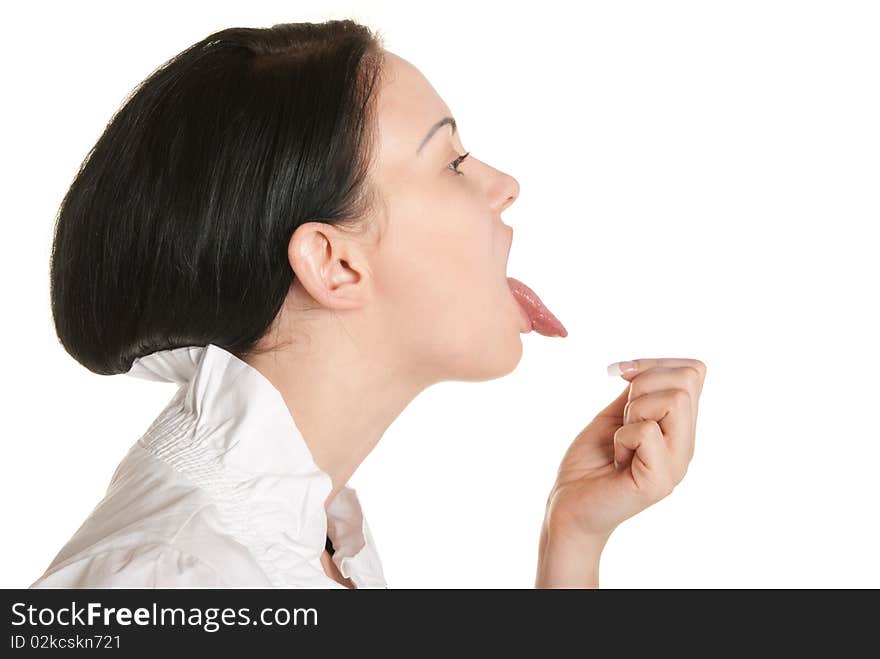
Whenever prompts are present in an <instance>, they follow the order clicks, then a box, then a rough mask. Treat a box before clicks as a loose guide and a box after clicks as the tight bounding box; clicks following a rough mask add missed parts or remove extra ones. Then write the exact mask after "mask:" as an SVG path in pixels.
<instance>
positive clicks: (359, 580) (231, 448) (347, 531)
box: [127, 344, 384, 587]
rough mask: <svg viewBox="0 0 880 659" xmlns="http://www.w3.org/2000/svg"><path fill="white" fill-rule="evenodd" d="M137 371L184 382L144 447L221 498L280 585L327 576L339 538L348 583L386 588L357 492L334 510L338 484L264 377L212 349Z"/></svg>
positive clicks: (336, 558) (347, 492) (166, 355)
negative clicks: (324, 561)
mask: <svg viewBox="0 0 880 659" xmlns="http://www.w3.org/2000/svg"><path fill="white" fill-rule="evenodd" d="M127 375H131V376H133V377H138V378H143V379H147V380H154V381H160V382H173V383H176V384H178V385H179V388H178V391H177V394H176V395H175V396H174V398H173V399H172V400H171V402H170V403H169V404H168V406H167V407H166V409H165V410H164V411H163V412H162V413H161V414H160V415H159V417H158V418H157V419H156V420H155V421H154V422H153V424H152V425H151V426H150V429H149V430H148V431H147V433H146V434H145V435H144V437H143V438H142V439H141V443H142V444H143V445H144V446H145V447H146V448H147V450H149V451H151V452H152V453H153V454H154V455H155V456H156V457H159V458H160V459H162V460H164V461H165V462H167V463H168V464H170V465H171V466H172V467H173V468H175V469H177V470H178V471H182V472H185V473H186V474H187V475H188V476H189V477H190V478H191V479H192V480H193V481H195V482H196V484H197V485H199V486H201V487H203V488H204V489H206V490H208V491H209V492H210V493H211V494H213V495H214V497H215V499H216V500H217V501H218V504H219V505H222V506H224V507H225V509H226V511H227V512H228V516H229V519H230V521H231V523H232V524H233V525H234V527H235V529H236V531H237V535H241V536H242V537H244V538H245V540H246V542H247V543H249V544H250V545H252V549H254V554H255V555H256V556H257V558H258V560H260V561H261V564H262V565H263V567H264V569H265V570H266V571H267V573H268V574H269V575H270V578H272V579H273V581H275V582H276V583H277V584H278V585H282V586H283V585H285V584H287V583H291V582H296V581H298V580H300V579H301V578H304V577H309V576H313V575H312V574H311V572H312V571H313V570H315V569H316V568H317V569H320V570H321V571H322V572H323V567H321V565H320V556H321V554H322V553H323V551H324V548H325V544H326V538H327V537H328V536H329V538H330V540H331V542H332V543H333V547H334V550H335V551H334V554H333V556H332V560H333V562H334V563H335V564H336V566H337V567H338V568H339V569H340V572H341V573H342V574H343V576H344V577H351V578H352V579H353V581H354V582H355V585H356V586H358V587H365V586H373V585H384V576H383V575H382V569H381V565H380V563H379V560H378V556H377V554H376V552H375V548H374V546H373V544H372V538H371V536H370V531H369V528H368V526H367V524H366V520H365V519H364V516H363V511H362V509H361V505H360V501H359V499H358V497H357V494H356V491H355V490H354V488H352V487H350V486H348V485H346V486H344V487H343V488H342V489H341V490H340V492H339V493H337V495H336V496H335V497H334V498H333V500H332V501H331V503H330V505H329V506H328V507H327V508H326V509H325V508H324V502H325V501H326V499H327V496H328V495H329V493H330V491H331V490H332V487H333V486H332V480H331V478H330V476H329V474H327V473H326V472H324V471H322V470H321V469H320V468H319V467H318V466H317V464H316V463H315V460H314V458H313V456H312V454H311V452H310V450H309V448H308V445H307V444H306V442H305V440H304V439H303V436H302V434H301V432H300V431H299V429H298V427H297V426H296V424H295V421H294V419H293V416H292V415H291V414H290V411H289V409H288V408H287V405H286V404H285V402H284V399H283V397H282V396H281V392H280V391H278V389H277V388H276V387H275V386H274V385H273V384H272V383H271V382H270V381H269V380H268V379H267V378H266V377H265V376H264V375H263V374H262V373H260V371H258V370H257V369H255V368H254V367H252V366H251V365H250V364H248V363H247V362H245V361H243V360H241V359H239V358H238V357H236V356H235V355H233V354H232V353H230V352H228V351H227V350H224V349H223V348H220V347H219V346H217V345H214V344H208V345H207V346H185V347H181V348H174V349H166V350H160V351H157V352H153V353H151V354H149V355H146V356H143V357H138V358H137V359H135V360H134V363H133V364H132V366H131V369H130V370H129V371H128V372H127ZM304 573H309V574H304Z"/></svg>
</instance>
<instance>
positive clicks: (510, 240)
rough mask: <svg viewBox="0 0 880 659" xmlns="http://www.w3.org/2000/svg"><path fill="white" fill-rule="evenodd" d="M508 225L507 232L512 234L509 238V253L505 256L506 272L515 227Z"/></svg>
mask: <svg viewBox="0 0 880 659" xmlns="http://www.w3.org/2000/svg"><path fill="white" fill-rule="evenodd" d="M505 226H507V233H508V234H510V235H509V237H508V239H507V255H506V256H505V257H504V268H505V272H506V271H507V261H508V260H509V259H510V248H511V246H512V245H513V227H512V226H509V225H505Z"/></svg>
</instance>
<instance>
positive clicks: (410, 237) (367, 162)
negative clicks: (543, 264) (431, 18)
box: [32, 21, 705, 588]
mask: <svg viewBox="0 0 880 659" xmlns="http://www.w3.org/2000/svg"><path fill="white" fill-rule="evenodd" d="M518 193H519V185H518V183H517V181H516V180H515V179H514V178H513V177H511V176H509V175H508V174H505V173H504V172H502V171H500V170H498V169H495V168H494V167H492V166H490V165H489V164H488V163H485V162H483V161H481V160H480V159H479V158H478V157H477V156H476V155H472V154H469V153H468V152H467V151H466V150H465V148H464V146H463V144H462V140H461V135H460V133H459V131H458V130H457V125H456V123H455V121H454V119H453V118H452V116H451V113H450V110H449V108H448V107H447V106H446V104H445V103H444V102H443V100H442V99H441V98H440V96H439V95H438V94H437V93H436V91H435V90H434V89H433V88H432V86H431V85H430V83H429V82H428V81H427V80H426V79H425V78H424V76H422V75H421V73H420V72H419V71H418V69H416V68H415V67H414V66H413V65H412V64H410V63H409V62H407V61H406V60H404V59H403V58H401V57H399V56H397V55H395V54H393V53H391V52H389V51H387V50H385V49H384V48H383V47H382V43H381V39H380V38H379V37H378V36H377V35H376V34H374V33H373V32H371V31H370V30H369V29H367V28H366V27H364V26H362V25H359V24H357V23H355V22H353V21H329V22H326V23H321V24H310V23H294V24H281V25H275V26H273V27H271V28H266V29H256V28H230V29H226V30H222V31H220V32H217V33H215V34H212V35H210V36H208V37H206V38H205V39H203V40H201V41H199V42H198V43H196V44H194V45H193V46H191V47H189V48H187V49H186V50H184V51H183V52H181V53H179V54H178V55H177V56H175V57H174V58H172V59H171V60H170V61H168V62H166V63H165V64H164V65H163V66H161V67H160V68H159V69H157V70H156V71H155V72H154V73H152V74H151V75H150V76H149V77H148V78H147V80H145V81H144V82H143V83H142V84H141V85H140V86H139V87H138V88H137V89H136V91H135V92H134V94H133V95H132V96H131V97H130V98H129V99H128V100H127V101H126V103H125V104H124V105H123V107H122V108H121V109H120V110H119V112H118V113H117V114H116V115H115V116H114V117H113V119H112V121H111V122H110V123H109V124H108V126H107V128H106V130H105V132H104V134H103V135H102V136H101V138H100V139H99V140H98V142H97V144H96V145H95V147H94V149H93V150H92V152H91V153H90V154H89V156H88V158H87V159H86V161H85V162H84V164H83V166H82V168H81V170H80V172H79V173H78V175H77V177H76V178H75V180H74V181H73V183H72V185H71V187H70V190H69V191H68V193H67V195H66V196H65V198H64V200H63V203H62V207H61V211H60V214H59V218H58V223H57V227H56V234H55V241H54V246H53V253H52V263H51V285H52V290H51V299H52V310H53V315H54V320H55V324H56V328H57V333H58V337H59V339H60V341H61V344H62V345H63V346H64V348H65V350H67V351H68V352H69V353H70V355H71V356H72V357H73V358H74V359H76V360H77V361H78V362H80V363H81V364H82V365H83V366H85V367H86V368H88V369H90V370H91V371H93V372H95V373H101V374H116V373H128V374H130V375H133V376H136V377H145V378H149V379H155V380H161V381H168V382H174V383H177V384H178V385H179V386H178V389H177V392H176V394H175V395H174V397H173V398H172V399H171V401H170V402H169V404H168V406H167V407H166V408H165V409H164V410H163V411H162V412H161V414H160V415H159V416H158V417H157V418H156V420H155V421H154V422H153V424H152V425H151V426H150V427H149V429H148V430H147V431H146V432H145V434H144V435H143V436H142V437H141V438H140V439H138V441H137V442H135V443H134V445H132V447H131V449H130V451H129V453H128V455H127V456H126V457H125V459H124V460H123V461H122V463H121V464H120V465H119V467H118V468H117V470H116V473H115V474H114V475H113V478H112V481H111V483H110V485H109V487H108V490H107V494H106V496H105V497H104V499H103V500H102V501H101V502H100V503H99V504H98V505H97V506H96V508H95V509H94V511H93V512H92V513H91V515H90V516H89V517H88V519H87V520H85V522H84V523H83V525H82V526H81V527H80V529H79V530H78V531H77V532H76V534H75V535H74V537H73V538H72V539H71V540H70V541H69V542H68V543H67V545H65V546H64V547H63V548H62V549H61V551H60V552H59V553H58V555H57V556H56V558H55V559H54V561H53V562H52V564H51V565H50V566H49V568H48V569H47V570H46V572H45V574H44V575H43V576H42V577H40V579H38V580H37V581H36V582H35V583H34V584H32V587H111V586H160V587H170V586H231V587H254V586H275V587H348V588H369V587H385V586H386V583H385V579H384V576H383V572H382V564H381V561H380V559H379V556H378V554H377V552H376V549H375V546H374V544H373V540H372V537H371V535H370V530H369V526H368V525H367V522H366V518H365V516H364V514H363V511H362V509H361V507H360V503H359V501H358V498H357V495H356V493H355V491H354V490H353V489H352V488H351V487H349V486H347V485H346V483H347V482H348V480H349V478H350V477H351V475H352V473H353V472H354V471H355V470H356V469H357V467H358V465H359V464H360V463H361V462H362V461H363V460H364V458H365V457H366V456H367V455H368V454H369V453H370V451H371V450H372V449H373V447H374V446H375V445H376V443H377V442H378V441H379V439H380V438H381V437H382V435H383V433H384V431H385V430H386V429H387V428H388V426H389V425H390V424H391V423H392V422H393V421H394V419H395V418H396V417H397V416H398V415H399V414H400V412H401V411H402V410H403V409H404V408H405V407H406V405H407V404H408V403H409V402H410V401H412V400H413V398H414V397H415V396H416V395H418V394H419V393H420V392H421V391H423V390H425V389H426V388H427V387H429V386H430V385H432V384H434V383H437V382H441V381H444V380H467V381H481V380H488V379H491V378H497V377H500V376H503V375H505V374H508V373H510V372H511V371H512V370H513V369H514V368H515V367H516V365H517V364H518V362H519V360H520V357H521V355H522V341H521V336H520V335H521V334H522V333H527V332H529V331H531V330H533V329H534V330H535V331H536V332H538V333H540V334H543V335H547V336H565V335H566V331H565V328H564V327H563V326H562V324H561V323H560V322H559V321H558V320H557V319H556V318H555V317H554V316H553V314H552V313H550V311H549V310H548V309H547V308H546V307H545V306H544V305H543V304H542V303H541V301H540V300H539V299H538V298H537V296H536V295H535V294H534V293H533V292H532V291H531V290H530V289H529V288H528V287H527V286H525V284H522V283H521V282H519V281H517V280H515V279H512V278H509V277H508V276H507V272H506V267H507V256H508V253H509V250H510V246H511V240H512V229H511V228H510V227H509V226H508V225H506V224H505V223H504V222H503V221H502V217H501V215H502V213H503V212H504V210H505V209H506V208H507V207H509V206H510V205H511V204H512V203H513V202H514V201H515V200H516V198H517V195H518ZM621 374H622V375H623V377H624V378H625V379H626V381H627V382H626V386H625V388H624V390H623V391H622V392H621V393H620V395H619V396H618V397H617V398H616V399H615V400H614V401H612V402H611V403H610V404H609V405H608V406H607V407H606V408H605V409H604V410H602V412H601V413H600V414H599V415H598V416H597V417H596V418H595V419H594V420H593V421H592V422H591V423H590V424H589V425H588V426H587V427H586V428H585V429H584V430H583V432H581V433H580V434H579V435H578V437H577V438H576V439H575V441H574V442H573V444H572V445H571V448H570V449H569V451H568V452H567V454H566V455H565V457H564V459H563V461H562V465H561V467H560V469H559V473H558V476H557V482H556V484H555V485H554V487H553V488H552V491H551V492H550V493H549V496H548V499H547V502H546V518H545V522H544V525H543V527H542V528H541V529H540V534H539V537H540V551H539V564H538V566H537V575H536V584H535V585H536V586H537V587H593V586H596V585H598V565H599V557H600V554H601V552H602V549H603V547H604V545H605V542H606V540H607V538H608V537H609V535H610V533H611V532H612V531H613V529H614V528H615V527H616V526H617V525H618V524H619V523H620V522H621V521H623V520H624V519H626V518H628V517H630V516H632V515H634V514H635V513H637V512H638V511H640V510H642V509H644V508H645V507H647V506H648V505H650V504H652V503H653V502H655V501H657V500H658V499H660V498H662V497H663V496H665V495H667V494H668V493H669V492H670V491H671V490H672V488H673V487H674V486H675V484H676V483H678V482H679V481H680V480H681V478H682V477H683V476H684V474H685V471H686V469H687V465H688V462H689V460H690V458H691V456H692V453H693V448H694V435H695V425H696V415H697V402H698V399H699V396H700V393H701V389H702V385H703V380H704V377H705V366H704V365H703V364H702V363H701V362H700V361H698V360H690V359H659V360H655V359H641V360H638V361H637V363H636V364H635V368H634V370H630V371H625V372H622V373H621ZM537 531H538V529H536V533H537Z"/></svg>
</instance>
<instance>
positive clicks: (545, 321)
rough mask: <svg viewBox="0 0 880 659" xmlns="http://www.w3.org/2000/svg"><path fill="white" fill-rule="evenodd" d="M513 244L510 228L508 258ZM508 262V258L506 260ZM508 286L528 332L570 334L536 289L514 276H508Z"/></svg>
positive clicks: (549, 334) (556, 334) (555, 334)
mask: <svg viewBox="0 0 880 659" xmlns="http://www.w3.org/2000/svg"><path fill="white" fill-rule="evenodd" d="M511 245H513V229H510V239H509V240H508V243H507V257H508V259H509V258H510V247H511ZM506 262H507V260H505V263H506ZM507 286H508V287H509V288H510V293H511V295H513V299H514V300H515V301H516V303H517V305H518V306H519V309H520V312H521V313H522V316H523V328H524V329H525V333H526V334H528V333H529V332H531V331H532V330H535V331H536V332H537V333H538V334H542V335H544V336H568V330H566V329H565V327H564V326H563V325H562V323H561V322H559V319H558V318H557V317H556V316H554V315H553V312H552V311H550V309H548V308H547V306H546V305H545V304H544V303H543V302H542V301H541V298H539V297H538V294H537V293H535V291H533V290H532V289H531V288H529V287H528V286H526V285H525V284H524V283H522V282H521V281H520V280H519V279H515V278H513V277H507Z"/></svg>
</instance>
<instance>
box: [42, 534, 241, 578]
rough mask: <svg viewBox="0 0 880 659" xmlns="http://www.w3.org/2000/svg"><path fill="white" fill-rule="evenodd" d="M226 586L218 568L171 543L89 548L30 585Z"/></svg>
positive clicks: (51, 569)
mask: <svg viewBox="0 0 880 659" xmlns="http://www.w3.org/2000/svg"><path fill="white" fill-rule="evenodd" d="M210 586H227V584H226V583H225V582H224V581H223V579H222V578H221V577H220V575H219V574H218V572H217V571H216V570H215V569H214V568H213V567H211V566H210V565H208V564H207V563H205V562H204V561H202V560H201V559H199V558H196V557H195V556H193V555H191V554H187V553H185V552H183V551H181V550H179V549H177V548H176V547H174V546H172V545H168V544H161V543H155V544H142V545H133V546H129V547H114V548H112V549H107V550H104V551H98V552H94V553H89V552H88V551H86V552H83V553H81V554H80V555H78V556H75V557H73V558H72V559H71V560H69V561H66V562H64V563H63V564H61V565H60V566H58V567H54V566H53V567H51V568H50V569H49V570H47V571H46V573H45V574H43V576H41V577H40V578H39V579H37V580H36V581H35V582H34V583H33V584H31V585H30V586H29V588H178V587H179V588H201V587H210Z"/></svg>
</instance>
